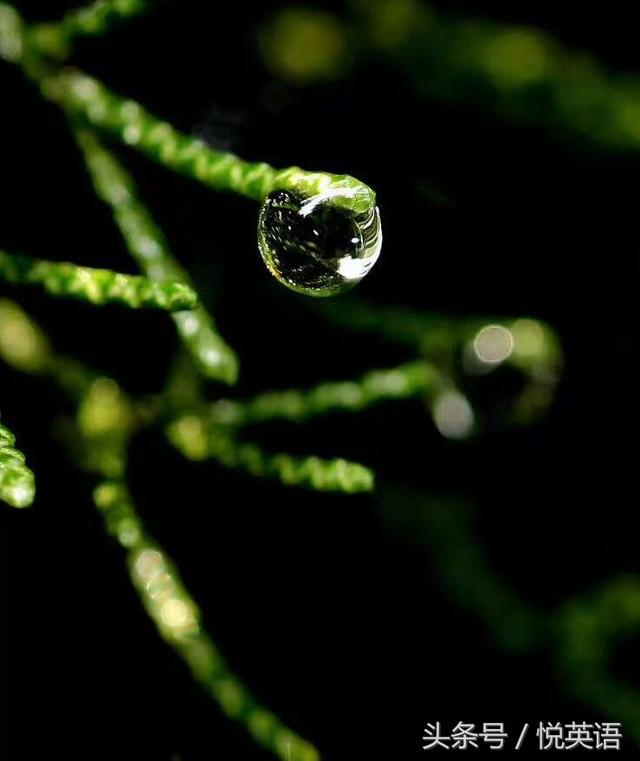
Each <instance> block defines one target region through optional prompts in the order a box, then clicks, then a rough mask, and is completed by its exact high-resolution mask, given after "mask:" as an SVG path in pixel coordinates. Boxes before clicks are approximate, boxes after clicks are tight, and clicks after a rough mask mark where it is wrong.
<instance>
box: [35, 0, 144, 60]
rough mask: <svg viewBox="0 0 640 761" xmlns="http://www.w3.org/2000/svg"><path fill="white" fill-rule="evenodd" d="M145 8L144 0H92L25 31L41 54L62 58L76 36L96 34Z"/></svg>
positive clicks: (66, 54)
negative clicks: (58, 18) (57, 19)
mask: <svg viewBox="0 0 640 761" xmlns="http://www.w3.org/2000/svg"><path fill="white" fill-rule="evenodd" d="M149 7H150V5H149V3H147V2H145V0H95V2H93V3H91V4H89V5H85V6H82V7H81V8H75V9H74V10H72V11H69V12H68V13H67V14H65V16H64V17H63V18H62V19H61V20H60V21H58V22H53V23H46V24H35V25H34V26H32V27H31V28H30V30H29V37H30V42H31V43H32V44H33V45H35V46H36V47H37V48H38V49H39V50H41V51H42V52H43V53H45V54H47V55H51V56H53V57H55V58H59V59H63V58H66V57H67V56H68V55H69V52H70V49H71V46H72V44H73V42H75V40H76V39H78V38H79V37H99V36H101V35H103V34H106V33H107V32H108V31H109V30H110V29H111V27H112V26H114V25H115V24H116V23H118V22H119V21H123V20H126V19H129V18H131V17H132V16H137V15H138V14H140V13H143V12H145V11H147V10H149Z"/></svg>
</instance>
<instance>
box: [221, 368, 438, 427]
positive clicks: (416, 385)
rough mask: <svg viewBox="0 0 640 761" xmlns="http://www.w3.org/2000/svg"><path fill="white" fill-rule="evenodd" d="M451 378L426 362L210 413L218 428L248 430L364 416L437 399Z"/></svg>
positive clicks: (225, 402) (227, 402) (235, 402)
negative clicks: (370, 410)
mask: <svg viewBox="0 0 640 761" xmlns="http://www.w3.org/2000/svg"><path fill="white" fill-rule="evenodd" d="M449 385H450V384H449V381H448V380H447V378H446V377H445V376H444V375H443V374H441V373H440V372H439V371H438V370H437V369H436V367H435V366H434V365H432V364H431V363H429V362H426V361H424V360H420V361H416V362H408V363H407V364H404V365H398V366H397V367H392V368H389V369H386V370H372V371H370V372H368V373H365V374H364V375H363V376H362V377H361V378H357V379H355V380H352V381H334V382H328V383H321V384H319V385H317V386H314V387H313V388H310V389H308V390H306V391H305V390H300V389H285V390H283V391H266V392H264V393H262V394H258V396H255V397H253V398H252V399H220V400H218V401H216V402H214V403H213V404H212V405H211V406H210V407H209V409H208V411H207V415H206V417H207V419H208V420H209V421H210V422H211V423H213V424H219V425H229V426H243V425H247V424H251V423H262V422H265V421H268V420H290V421H292V422H301V421H303V420H308V419H309V418H312V417H319V416H321V415H326V414H329V413H333V412H359V411H361V410H363V409H365V408H367V407H370V406H371V405H374V404H378V403H380V402H384V401H390V400H398V399H410V398H412V397H416V396H427V397H430V398H434V397H435V396H436V395H437V393H438V392H439V391H442V390H443V389H444V388H447V387H448V386H449Z"/></svg>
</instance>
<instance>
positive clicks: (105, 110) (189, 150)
mask: <svg viewBox="0 0 640 761" xmlns="http://www.w3.org/2000/svg"><path fill="white" fill-rule="evenodd" d="M41 86H42V90H43V92H44V94H45V95H46V96H47V97H48V98H50V99H51V100H53V101H55V102H56V103H58V104H59V105H60V106H62V108H64V109H65V110H67V111H68V112H69V113H71V114H73V115H74V116H75V117H77V118H80V119H82V120H83V121H84V122H85V123H86V124H88V125H91V126H93V127H95V128H98V129H100V130H103V131H105V132H107V133H108V134H110V135H111V136H112V137H115V138H117V139H118V140H120V141H121V142H123V143H126V144H127V145H130V146H132V147H133V148H135V149H136V150H138V151H140V152H141V153H144V154H145V155H146V156H148V157H149V158H152V159H153V160H154V161H157V162H159V163H160V164H163V165H164V166H166V167H168V168H169V169H172V170H174V171H176V172H179V173H181V174H184V175H187V176H188V177H192V178H193V179H195V180H198V181H199V182H202V183H203V184H205V185H208V186H209V187H211V188H214V189H215V190H226V191H232V192H235V193H239V194H240V195H243V196H246V197H248V198H252V199H254V200H258V201H261V200H263V199H264V198H265V197H266V196H267V195H268V194H269V193H270V192H272V191H273V190H276V189H288V190H292V191H294V192H298V193H301V194H303V195H304V196H306V197H308V196H314V195H319V194H327V195H328V196H329V197H331V199H332V202H333V203H334V204H335V205H336V206H340V207H341V208H344V209H346V210H348V211H352V212H354V213H357V214H359V213H365V212H367V211H369V210H370V209H371V208H372V207H373V206H375V193H374V192H373V190H372V189H371V188H370V187H368V186H367V185H364V184H363V183H362V182H360V181H359V180H356V179H355V178H353V177H350V176H348V175H336V174H329V173H327V172H307V171H305V170H303V169H300V168H299V167H289V168H287V169H274V168H273V167H272V166H270V165H269V164H266V163H264V162H259V163H253V162H249V161H244V160H243V159H241V158H239V157H238V156H235V155H234V154H232V153H228V152H226V151H218V150H215V149H213V148H210V147H209V146H207V145H206V144H205V143H204V142H203V141H202V140H199V139H197V138H192V137H190V136H188V135H185V134H183V133H182V132H180V131H178V130H177V129H175V128H174V127H172V126H171V125H170V124H169V123H168V122H165V121H162V120H160V119H158V118H157V117H156V116H153V115H152V114H150V113H149V112H148V111H145V109H144V108H142V106H141V105H140V104H139V103H137V102H136V101H133V100H127V99H124V98H121V97H120V96H118V95H116V94H115V93H113V92H111V91H110V90H108V89H107V88H106V87H105V86H104V85H103V84H101V83H100V82H98V81H97V80H96V79H93V78H92V77H89V76H87V75H86V74H84V73H82V72H80V71H78V70H76V69H65V70H63V71H60V72H57V73H55V74H52V75H49V76H46V77H44V78H43V79H42V80H41ZM334 194H335V195H334Z"/></svg>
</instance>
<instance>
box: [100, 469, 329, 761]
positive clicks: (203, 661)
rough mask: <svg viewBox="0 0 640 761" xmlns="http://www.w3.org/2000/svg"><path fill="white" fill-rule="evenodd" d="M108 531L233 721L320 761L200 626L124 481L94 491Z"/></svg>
mask: <svg viewBox="0 0 640 761" xmlns="http://www.w3.org/2000/svg"><path fill="white" fill-rule="evenodd" d="M94 502H95V504H96V507H97V508H98V509H99V510H100V512H101V513H102V515H103V517H104V520H105V524H106V527H107V530H108V532H109V533H110V534H111V535H112V536H114V537H115V538H116V540H117V541H118V542H119V544H120V545H121V546H122V547H123V548H124V550H125V552H126V555H127V566H128V569H129V574H130V577H131V581H132V583H133V586H134V588H135V590H136V592H137V593H138V596H139V597H140V599H141V601H142V603H143V605H144V607H145V609H146V611H147V613H148V614H149V617H150V618H151V620H152V621H153V622H154V624H155V625H156V628H157V629H158V632H159V633H160V635H161V636H162V638H163V639H164V640H165V642H167V643H168V644H169V645H170V646H171V647H172V648H173V649H174V650H175V651H176V653H177V654H178V655H179V656H180V657H181V658H182V660H183V661H184V662H185V663H186V664H187V666H188V667H189V669H190V670H191V673H192V674H193V676H194V678H195V679H196V680H197V681H198V682H199V683H200V684H201V685H202V686H203V687H204V688H205V689H206V691H207V692H208V693H209V694H210V695H211V696H212V697H213V699H214V700H215V701H216V702H217V703H218V705H219V706H220V708H221V709H222V711H223V712H224V713H225V714H226V715H227V716H228V717H229V718H231V719H234V720H235V721H239V722H241V723H242V724H243V725H244V726H245V727H246V729H247V730H248V732H249V733H250V734H251V736H252V737H253V738H254V739H255V740H256V742H258V743H260V744H261V745H262V746H263V747H265V748H266V749H267V750H269V751H271V752H272V753H273V754H275V755H276V756H277V757H278V758H280V759H282V761H319V759H320V755H319V753H318V751H317V750H316V749H315V748H314V747H313V745H311V744H310V743H308V742H307V741H306V740H304V739H303V738H301V737H300V736H299V735H297V734H296V733H295V732H293V731H292V730H290V729H289V728H288V727H286V726H285V725H284V724H283V723H282V722H281V720H280V719H279V718H278V717H277V716H276V715H275V714H273V713H271V712H270V711H268V710H267V709H266V708H264V707H263V706H262V705H261V704H260V703H259V702H258V700H257V699H256V698H255V697H254V696H253V695H252V693H251V692H250V691H249V690H248V689H247V687H246V686H245V685H244V684H243V683H242V682H241V681H240V680H239V679H238V677H237V676H235V674H234V673H233V672H232V671H231V670H230V668H229V666H228V665H227V663H226V662H225V660H224V658H223V657H222V655H221V654H220V651H219V650H218V648H217V647H216V645H215V643H214V642H213V640H212V639H211V637H210V636H209V635H208V633H207V632H206V631H205V629H204V628H203V625H202V614H201V612H200V609H199V607H198V604H197V603H196V601H195V600H194V599H193V597H192V596H191V595H190V594H189V592H188V590H187V589H186V587H185V586H184V584H183V582H182V580H181V579H180V575H179V573H178V571H177V569H176V567H175V566H174V564H173V563H172V561H171V559H170V558H169V557H168V555H167V553H166V552H165V550H164V549H163V548H162V547H161V546H160V545H159V544H158V543H157V542H156V541H155V540H154V539H153V538H152V537H151V536H149V534H147V532H146V530H145V528H144V525H143V523H142V520H141V518H140V516H139V515H138V513H137V511H136V509H135V506H134V503H133V500H132V499H131V495H130V494H129V491H128V489H127V487H126V484H124V482H122V481H119V480H104V481H102V482H101V483H100V484H99V486H98V487H97V488H96V490H95V492H94Z"/></svg>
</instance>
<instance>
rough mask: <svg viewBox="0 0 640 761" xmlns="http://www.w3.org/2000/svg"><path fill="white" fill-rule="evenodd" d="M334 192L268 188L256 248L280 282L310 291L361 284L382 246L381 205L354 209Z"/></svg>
mask: <svg viewBox="0 0 640 761" xmlns="http://www.w3.org/2000/svg"><path fill="white" fill-rule="evenodd" d="M334 199H335V193H332V192H328V193H323V194H320V195H316V196H312V197H311V198H305V197H304V196H302V195H299V194H297V193H294V192H292V191H290V190H275V191H273V192H272V193H270V194H269V195H268V196H267V198H266V199H265V202H264V204H263V206H262V209H261V211H260V218H259V221H258V247H259V249H260V253H261V255H262V258H263V260H264V263H265V264H266V265H267V267H268V269H269V271H270V272H271V273H272V275H274V277H276V278H277V279H278V280H279V281H280V282H281V283H283V284H284V285H286V286H287V287H288V288H291V289H292V290H294V291H298V292H299V293H305V294H308V295H310V296H333V295H334V294H336V293H339V292H340V291H343V290H346V289H347V288H350V287H352V286H354V285H355V284H356V283H359V282H360V280H362V278H363V277H364V276H365V275H366V274H367V272H369V270H370V269H371V267H372V266H373V265H374V264H375V262H376V259H377V258H378V256H379V254H380V248H381V246H382V230H381V227H380V215H379V213H378V209H377V208H372V209H370V210H369V211H367V212H365V213H363V214H354V213H353V212H351V211H348V210H347V209H343V208H341V207H339V206H337V205H336V204H335V203H334Z"/></svg>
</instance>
